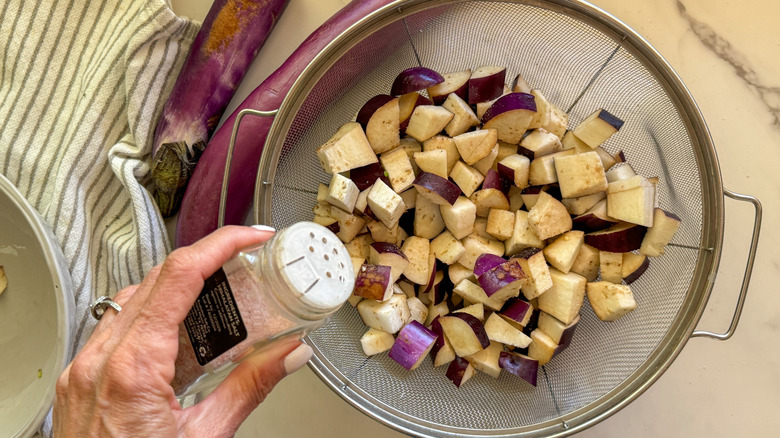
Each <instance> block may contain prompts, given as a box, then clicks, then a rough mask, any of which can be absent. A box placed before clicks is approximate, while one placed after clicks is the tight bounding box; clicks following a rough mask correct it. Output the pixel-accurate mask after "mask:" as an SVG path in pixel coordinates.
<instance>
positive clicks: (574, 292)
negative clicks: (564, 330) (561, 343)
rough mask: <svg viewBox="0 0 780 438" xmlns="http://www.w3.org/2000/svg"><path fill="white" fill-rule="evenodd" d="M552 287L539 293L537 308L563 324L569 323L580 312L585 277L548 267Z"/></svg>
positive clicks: (585, 282) (583, 296)
mask: <svg viewBox="0 0 780 438" xmlns="http://www.w3.org/2000/svg"><path fill="white" fill-rule="evenodd" d="M550 277H551V278H552V287H551V288H550V289H548V290H547V291H546V292H544V293H543V294H541V295H539V310H541V311H543V312H546V313H549V314H550V315H552V316H554V317H556V318H558V319H559V320H561V321H562V322H564V323H565V324H570V323H571V322H572V321H574V318H576V317H577V315H578V314H579V313H580V308H581V307H582V303H583V302H584V300H585V285H586V284H587V282H588V281H587V280H586V279H585V277H583V276H581V275H579V274H575V273H573V272H569V273H568V274H564V273H563V272H561V271H559V270H557V269H555V268H553V269H550Z"/></svg>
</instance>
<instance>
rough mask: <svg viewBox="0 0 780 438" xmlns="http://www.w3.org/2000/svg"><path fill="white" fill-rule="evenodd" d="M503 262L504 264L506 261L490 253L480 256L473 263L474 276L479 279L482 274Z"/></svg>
mask: <svg viewBox="0 0 780 438" xmlns="http://www.w3.org/2000/svg"><path fill="white" fill-rule="evenodd" d="M504 262H506V259H505V258H503V257H501V256H497V255H495V254H490V253H484V254H481V255H480V256H479V257H477V260H476V261H475V262H474V275H475V276H477V277H480V276H481V275H482V274H484V273H486V272H488V271H489V270H491V269H493V268H495V267H496V266H499V265H501V264H502V263H504Z"/></svg>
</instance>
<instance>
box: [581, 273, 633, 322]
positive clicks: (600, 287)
mask: <svg viewBox="0 0 780 438" xmlns="http://www.w3.org/2000/svg"><path fill="white" fill-rule="evenodd" d="M587 291H588V292H587V293H588V301H590V306H591V307H592V308H593V312H594V313H596V316H597V317H598V318H599V319H600V320H602V321H616V320H617V319H619V318H620V317H622V316H623V315H625V314H627V313H628V312H630V311H632V310H634V309H635V308H636V301H635V300H634V294H633V293H631V288H630V287H628V286H627V285H624V284H614V283H610V282H608V281H598V282H593V283H588V286H587Z"/></svg>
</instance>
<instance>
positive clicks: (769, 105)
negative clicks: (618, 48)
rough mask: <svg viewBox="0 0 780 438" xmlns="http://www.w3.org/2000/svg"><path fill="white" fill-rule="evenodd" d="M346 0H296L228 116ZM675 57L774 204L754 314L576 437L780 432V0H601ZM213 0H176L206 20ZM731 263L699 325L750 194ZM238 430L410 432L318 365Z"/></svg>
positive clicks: (737, 173) (723, 307) (749, 309)
mask: <svg viewBox="0 0 780 438" xmlns="http://www.w3.org/2000/svg"><path fill="white" fill-rule="evenodd" d="M347 3H348V1H347V0H291V1H290V5H289V6H288V8H287V10H286V11H285V12H284V14H283V15H282V17H281V19H280V21H279V23H278V25H277V27H276V29H275V30H274V32H273V33H272V35H271V36H270V38H269V40H268V42H267V43H266V45H265V46H264V48H263V49H262V51H261V53H260V55H259V56H258V58H257V60H256V61H255V63H254V65H253V67H252V68H251V70H250V72H249V73H248V75H247V77H246V79H245V80H244V82H243V83H242V85H241V86H240V87H239V89H238V92H237V95H236V97H235V98H234V99H233V103H232V104H231V106H230V107H229V108H228V113H229V112H230V111H232V109H234V108H235V107H236V105H237V104H238V103H239V102H240V101H241V100H243V98H244V97H246V95H247V94H249V92H250V91H251V90H252V89H253V88H254V87H255V86H256V85H257V84H259V83H260V82H261V81H262V80H263V79H264V78H265V77H266V76H267V75H268V74H270V73H271V72H272V71H273V70H274V69H276V68H277V67H278V66H279V65H280V64H281V63H282V62H283V61H284V60H285V59H286V58H287V56H288V55H289V54H290V53H291V52H292V51H293V50H294V49H295V48H296V47H297V46H298V44H299V43H300V42H301V41H302V40H303V39H304V38H306V36H308V35H309V33H310V32H311V31H313V30H314V29H315V28H316V27H317V26H319V25H320V24H321V23H322V22H323V21H325V20H326V19H327V18H328V17H329V16H330V15H331V14H333V13H335V12H336V11H337V10H338V9H339V8H341V7H342V6H343V5H345V4H347ZM593 3H594V4H595V5H596V6H599V7H601V8H603V9H604V10H606V11H607V12H609V13H611V14H613V15H615V16H616V17H617V18H619V19H620V20H622V21H624V22H625V23H626V24H628V25H629V26H630V27H632V28H633V29H634V30H636V31H637V32H638V33H639V34H640V35H642V36H643V37H645V39H647V40H648V41H649V42H650V44H652V45H653V46H654V47H655V48H656V49H657V50H658V51H659V52H660V53H661V55H663V56H664V57H665V58H666V59H667V61H668V62H669V63H670V64H671V65H672V66H673V67H674V69H675V70H676V71H677V72H678V74H679V75H680V76H681V77H682V79H683V81H684V82H685V84H686V85H687V86H688V88H689V89H690V91H691V93H692V94H693V96H694V98H695V99H696V101H697V103H698V104H699V106H700V108H701V111H702V113H703V114H704V118H705V120H706V121H707V123H708V125H709V128H710V131H711V134H712V137H713V139H714V141H715V146H716V148H717V151H718V155H719V159H720V166H721V170H722V172H723V180H724V184H725V185H726V187H728V188H729V189H731V190H734V191H737V192H741V193H746V194H751V195H754V196H757V197H758V198H759V199H761V200H762V201H763V204H764V213H765V215H764V224H765V225H764V228H763V234H762V239H761V245H760V247H759V255H758V260H757V263H756V267H755V272H754V275H753V282H752V287H751V289H750V293H749V295H748V300H747V305H746V306H745V310H744V313H743V318H742V322H741V324H740V326H739V329H738V330H737V333H736V335H735V336H734V337H733V338H732V339H731V340H729V341H727V342H716V341H711V340H707V339H701V338H699V339H693V340H691V341H690V342H689V343H688V344H687V346H686V347H685V349H684V350H683V352H682V354H680V356H679V357H678V359H677V360H676V361H675V362H674V363H673V364H672V366H671V368H670V369H669V370H668V371H667V372H666V373H665V374H664V375H663V376H662V377H661V378H660V379H659V380H658V381H657V382H656V383H655V384H654V385H653V386H652V387H651V388H650V389H649V390H648V391H647V392H646V393H645V394H643V395H642V396H641V397H639V398H638V399H637V400H636V401H634V402H633V403H631V404H630V405H629V406H628V407H626V408H625V409H623V410H622V411H620V412H618V413H617V414H616V415H614V416H612V417H610V418H609V419H607V420H606V421H604V422H602V423H600V424H598V425H596V426H594V427H592V428H591V429H588V430H586V431H584V432H582V433H580V434H578V435H577V436H578V437H581V438H589V437H624V436H631V437H636V438H644V437H659V436H670V437H735V436H736V437H774V436H778V430H780V415H779V414H780V341H778V337H780V292H779V291H778V286H777V281H776V280H777V278H778V274H780V252H778V250H777V247H778V244H780V233H778V232H777V228H776V227H775V224H776V223H777V222H778V221H780V213H779V212H778V200H780V184H778V183H780V176H779V175H778V171H777V166H778V164H779V163H780V121H779V118H780V27H778V26H777V17H780V2H776V1H775V0H747V1H727V0H682V1H677V0H631V1H625V0H595V1H593ZM210 4H211V1H210V0H172V5H173V8H174V11H176V12H177V13H179V14H181V15H185V16H188V17H191V18H194V19H197V20H202V19H203V17H205V15H206V13H207V12H208V8H209V6H210ZM726 213H727V215H726V224H727V225H726V232H725V241H724V247H723V257H722V261H721V265H720V272H719V275H718V279H717V282H716V285H715V288H714V290H713V294H712V297H711V299H710V303H709V305H708V307H707V310H706V311H705V314H704V316H703V318H702V321H701V322H700V324H699V328H701V329H710V330H716V331H723V330H725V328H726V327H727V325H728V321H729V320H730V317H731V312H732V310H733V307H734V304H735V302H736V295H737V294H736V292H737V291H738V289H739V285H740V282H741V279H742V271H743V269H744V263H745V259H746V253H747V245H748V239H749V236H750V232H751V226H752V209H751V208H750V207H749V206H748V205H747V204H742V203H738V202H734V201H727V202H726ZM237 436H238V437H242V438H246V437H255V436H267V437H288V436H289V437H293V436H315V437H342V438H351V437H355V438H357V437H361V438H362V437H364V436H371V437H372V438H386V437H387V438H389V437H400V436H402V435H400V434H398V433H397V432H395V431H393V430H391V429H389V428H387V427H385V426H383V425H381V424H379V423H377V422H375V421H373V420H371V419H370V418H368V417H366V416H364V415H363V414H361V413H359V412H358V411H357V410H355V409H354V408H352V407H351V406H350V405H348V404H347V403H346V402H344V401H343V400H342V399H341V398H339V397H338V396H337V395H335V394H334V393H332V392H331V391H330V390H329V389H327V388H326V387H325V385H324V384H322V383H321V382H320V381H319V379H318V378H317V377H316V376H315V375H314V374H313V373H312V372H311V371H309V370H308V369H303V370H301V371H299V372H298V373H296V374H294V375H293V376H290V377H288V378H287V379H285V380H284V381H283V382H282V383H281V384H280V385H279V386H278V387H277V388H276V389H275V390H274V392H273V393H272V394H271V395H270V396H269V397H268V399H267V400H266V401H265V403H263V404H262V405H261V406H260V407H259V408H258V409H257V410H256V411H255V412H254V413H253V414H252V415H251V416H250V418H249V420H248V421H247V422H246V423H245V424H244V425H243V426H242V428H241V429H240V430H239V432H238V435H237Z"/></svg>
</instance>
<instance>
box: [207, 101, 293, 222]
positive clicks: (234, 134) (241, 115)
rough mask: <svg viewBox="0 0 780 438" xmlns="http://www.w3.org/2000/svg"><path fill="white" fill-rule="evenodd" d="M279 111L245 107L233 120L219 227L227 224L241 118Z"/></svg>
mask: <svg viewBox="0 0 780 438" xmlns="http://www.w3.org/2000/svg"><path fill="white" fill-rule="evenodd" d="M278 112H279V110H278V109H275V110H271V111H260V110H254V109H251V108H245V109H242V110H241V111H239V112H238V115H237V116H236V121H235V122H233V132H232V133H231V134H230V144H229V145H228V150H227V158H226V159H225V174H224V175H223V176H222V192H220V195H219V217H218V219H217V225H218V226H219V228H222V227H223V226H224V225H225V206H226V205H227V193H228V181H229V180H230V164H231V163H232V162H233V148H234V147H235V146H236V137H237V136H238V126H239V125H241V119H243V118H244V116H246V115H250V116H255V117H274V116H276V114H277V113H278Z"/></svg>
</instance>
